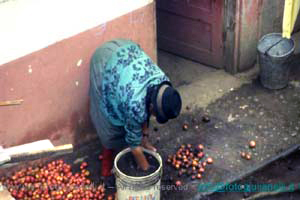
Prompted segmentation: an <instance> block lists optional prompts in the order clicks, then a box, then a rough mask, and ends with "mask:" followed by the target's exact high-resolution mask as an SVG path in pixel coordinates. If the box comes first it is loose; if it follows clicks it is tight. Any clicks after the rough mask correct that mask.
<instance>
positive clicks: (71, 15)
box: [0, 0, 153, 67]
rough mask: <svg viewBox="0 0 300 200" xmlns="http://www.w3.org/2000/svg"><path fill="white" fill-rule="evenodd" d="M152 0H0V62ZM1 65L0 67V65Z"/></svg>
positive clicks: (103, 22) (105, 20) (73, 33)
mask: <svg viewBox="0 0 300 200" xmlns="http://www.w3.org/2000/svg"><path fill="white" fill-rule="evenodd" d="M152 2H153V0H0V65H1V64H4V63H7V62H9V61H12V60H15V59H17V58H19V57H22V56H25V55H27V54H29V53H32V52H34V51H37V50H40V49H42V48H44V47H47V46H49V45H51V44H53V43H55V42H58V41H60V40H63V39H65V38H68V37H71V36H73V35H76V34H78V33H81V32H83V31H85V30H88V29H90V28H93V27H96V26H100V25H101V26H103V28H105V23H106V22H108V21H110V20H112V19H115V18H117V17H119V16H121V15H124V14H127V13H129V12H131V11H133V10H136V9H138V8H141V7H143V6H146V5H148V4H150V3H152ZM0 67H1V66H0Z"/></svg>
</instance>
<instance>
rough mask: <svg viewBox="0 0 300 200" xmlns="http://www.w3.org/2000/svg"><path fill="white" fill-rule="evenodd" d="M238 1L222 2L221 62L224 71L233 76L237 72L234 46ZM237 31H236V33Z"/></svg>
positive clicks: (225, 0) (235, 42) (227, 0)
mask: <svg viewBox="0 0 300 200" xmlns="http://www.w3.org/2000/svg"><path fill="white" fill-rule="evenodd" d="M236 1H238V0H224V17H223V19H224V23H223V44H224V46H223V51H224V52H223V56H224V58H223V61H224V69H225V70H226V71H227V72H229V73H231V74H235V73H237V72H238V67H237V61H238V59H237V56H235V53H237V52H235V51H236V50H237V47H236V44H237V41H236V26H237V24H236V6H237V5H236V4H237V2H236ZM238 32H239V31H237V33H238Z"/></svg>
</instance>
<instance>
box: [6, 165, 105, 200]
mask: <svg viewBox="0 0 300 200" xmlns="http://www.w3.org/2000/svg"><path fill="white" fill-rule="evenodd" d="M87 167H88V163H86V162H82V163H81V166H80V170H81V173H75V174H73V173H72V170H71V166H70V165H68V164H66V163H65V162H64V161H63V160H57V161H52V162H50V163H48V164H47V165H45V166H38V167H34V168H32V167H28V168H26V169H22V170H20V171H17V172H16V173H14V175H13V176H11V177H3V178H1V182H0V185H1V184H2V185H4V186H5V187H6V188H7V189H8V191H9V192H10V193H11V194H12V196H13V197H15V198H16V199H24V200H29V199H41V200H52V199H67V200H88V199H89V200H91V199H104V198H105V189H104V187H103V185H99V186H98V187H96V186H94V184H92V182H91V180H90V179H88V178H87V177H88V176H89V175H90V172H89V171H88V170H87Z"/></svg>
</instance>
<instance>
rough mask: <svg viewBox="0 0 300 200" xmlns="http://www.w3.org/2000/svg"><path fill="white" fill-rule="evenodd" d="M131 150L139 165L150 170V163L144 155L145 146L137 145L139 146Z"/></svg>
mask: <svg viewBox="0 0 300 200" xmlns="http://www.w3.org/2000/svg"><path fill="white" fill-rule="evenodd" d="M131 152H132V154H133V156H134V158H135V160H136V162H137V164H138V166H139V167H140V168H142V169H143V170H145V171H146V170H148V169H149V163H148V161H147V159H146V157H145V155H144V152H143V148H142V147H141V146H137V147H135V148H133V149H131Z"/></svg>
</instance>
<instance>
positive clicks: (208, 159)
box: [206, 157, 214, 164]
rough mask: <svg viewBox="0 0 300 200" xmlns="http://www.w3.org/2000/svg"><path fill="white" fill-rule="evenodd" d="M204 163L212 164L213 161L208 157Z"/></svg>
mask: <svg viewBox="0 0 300 200" xmlns="http://www.w3.org/2000/svg"><path fill="white" fill-rule="evenodd" d="M206 161H207V163H208V164H212V163H213V162H214V160H213V159H212V158H211V157H208V158H207V159H206Z"/></svg>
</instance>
